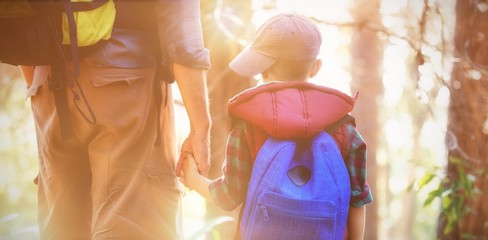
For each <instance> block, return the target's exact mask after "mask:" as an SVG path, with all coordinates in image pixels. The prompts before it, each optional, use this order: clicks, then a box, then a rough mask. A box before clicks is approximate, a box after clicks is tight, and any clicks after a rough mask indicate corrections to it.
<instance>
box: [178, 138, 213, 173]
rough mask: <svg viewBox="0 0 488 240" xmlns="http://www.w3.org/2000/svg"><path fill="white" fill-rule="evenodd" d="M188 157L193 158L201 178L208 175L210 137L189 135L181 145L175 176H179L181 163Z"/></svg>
mask: <svg viewBox="0 0 488 240" xmlns="http://www.w3.org/2000/svg"><path fill="white" fill-rule="evenodd" d="M188 155H192V158H193V157H194V159H195V162H196V164H197V167H198V172H200V174H202V175H203V176H207V175H208V171H209V169H210V137H209V136H208V135H206V134H195V133H191V132H190V135H188V137H187V138H186V139H185V141H183V144H182V145H181V153H180V158H179V159H178V163H177V164H176V174H177V176H179V177H182V176H181V170H182V167H183V162H184V161H185V159H186V158H187V156H188Z"/></svg>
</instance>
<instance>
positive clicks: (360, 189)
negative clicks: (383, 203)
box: [344, 124, 373, 207]
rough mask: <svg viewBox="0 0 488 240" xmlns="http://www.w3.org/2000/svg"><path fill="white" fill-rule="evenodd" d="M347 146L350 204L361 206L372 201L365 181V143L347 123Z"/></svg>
mask: <svg viewBox="0 0 488 240" xmlns="http://www.w3.org/2000/svg"><path fill="white" fill-rule="evenodd" d="M346 127H347V135H348V139H349V141H348V146H347V148H346V152H345V159H344V161H345V163H346V166H347V171H348V172H349V177H350V182H351V201H350V204H349V205H350V206H352V207H361V206H364V205H366V204H368V203H371V202H372V201H373V196H372V194H371V191H370V189H369V185H368V182H367V181H366V172H367V171H366V143H365V142H364V140H363V138H362V136H361V135H360V134H359V132H358V131H357V129H356V128H355V127H354V126H353V125H352V124H347V125H346Z"/></svg>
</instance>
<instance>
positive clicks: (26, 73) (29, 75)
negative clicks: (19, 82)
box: [19, 66, 34, 87]
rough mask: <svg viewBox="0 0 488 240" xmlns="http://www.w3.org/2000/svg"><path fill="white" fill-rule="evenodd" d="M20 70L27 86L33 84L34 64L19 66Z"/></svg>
mask: <svg viewBox="0 0 488 240" xmlns="http://www.w3.org/2000/svg"><path fill="white" fill-rule="evenodd" d="M19 69H20V72H21V73H22V76H23V77H24V80H25V83H26V84H27V87H29V86H30V85H31V84H32V80H33V78H34V67H33V66H19Z"/></svg>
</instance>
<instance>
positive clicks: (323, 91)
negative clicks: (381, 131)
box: [181, 13, 372, 239]
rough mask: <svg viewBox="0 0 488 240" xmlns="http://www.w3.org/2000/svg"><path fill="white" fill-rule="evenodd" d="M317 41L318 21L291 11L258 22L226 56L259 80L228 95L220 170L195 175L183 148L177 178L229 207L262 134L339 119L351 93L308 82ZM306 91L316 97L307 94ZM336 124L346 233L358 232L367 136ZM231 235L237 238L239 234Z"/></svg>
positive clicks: (242, 190)
mask: <svg viewBox="0 0 488 240" xmlns="http://www.w3.org/2000/svg"><path fill="white" fill-rule="evenodd" d="M320 44H321V36H320V32H319V30H318V28H317V26H316V25H315V24H314V23H312V22H311V21H310V20H309V19H308V18H306V17H304V16H300V15H297V14H291V13H286V14H285V13H283V14H278V15H276V16H274V17H272V18H271V19H269V20H268V21H267V22H265V23H264V24H263V25H262V26H261V27H260V28H259V29H258V31H257V33H256V35H255V36H254V38H253V40H252V42H251V44H250V45H249V46H248V47H246V48H245V49H244V50H243V51H242V52H241V53H239V55H238V56H237V57H236V58H235V59H233V60H232V61H231V63H230V64H229V66H230V68H231V69H232V70H233V71H235V72H236V73H238V74H240V75H242V76H254V75H257V74H261V75H262V77H263V81H264V84H263V85H261V86H257V87H254V88H251V89H248V90H246V91H244V92H242V93H240V94H238V95H237V96H235V97H234V98H233V99H231V100H230V102H229V114H230V115H231V116H232V117H234V118H236V119H237V120H238V121H237V123H236V126H235V127H234V128H233V129H232V130H231V132H230V134H229V137H228V141H227V149H226V159H225V166H224V168H223V176H222V177H220V178H218V179H215V180H214V181H211V180H209V179H207V178H205V177H203V176H201V175H200V174H198V168H197V165H196V163H195V162H194V161H193V158H192V156H191V155H189V156H188V158H187V160H186V161H185V162H184V164H183V173H182V178H181V181H182V182H183V183H184V184H185V185H186V186H187V187H189V188H190V189H195V190H196V191H197V192H198V193H200V194H201V195H202V196H203V197H205V198H206V199H208V200H210V201H212V202H214V203H215V204H217V205H218V206H219V207H221V208H222V209H224V210H232V209H234V208H236V207H237V206H239V205H240V204H241V203H243V201H245V199H246V194H247V187H248V182H249V179H250V176H251V171H252V167H253V162H254V159H255V158H256V155H257V153H258V152H259V149H260V148H261V146H262V144H263V143H264V142H265V140H266V138H267V137H268V136H272V137H274V138H278V139H294V138H304V137H311V136H314V135H315V134H317V133H319V132H320V131H323V130H324V129H327V128H330V127H331V125H333V124H334V123H336V122H337V121H338V120H340V119H344V118H343V117H344V116H345V115H347V113H349V112H350V111H351V110H352V108H353V105H354V101H355V99H353V98H351V97H349V96H347V95H345V94H344V93H342V92H339V91H337V90H334V89H330V88H326V87H323V86H317V85H314V84H311V83H307V80H308V79H309V78H311V77H314V76H315V75H316V74H317V72H318V71H319V69H320V67H321V60H319V59H317V55H318V53H319V49H320ZM270 93H272V94H270ZM298 93H299V94H298ZM307 94H309V95H307ZM312 95H313V97H314V99H317V98H318V99H319V101H314V102H312V101H307V100H309V99H310V98H309V97H311V96H312ZM315 97H317V98H315ZM335 129H336V130H335V131H334V132H333V137H334V139H335V140H336V142H337V143H338V146H339V149H340V151H341V155H342V156H343V159H344V162H345V164H346V167H347V171H348V173H349V177H350V185H351V200H350V204H349V206H350V209H349V215H348V225H347V229H348V231H347V233H346V236H347V237H348V238H349V239H363V235H364V228H365V207H364V205H365V204H367V203H370V202H372V195H371V193H370V191H369V187H368V184H367V182H366V171H365V170H366V169H365V168H366V144H365V142H364V141H363V139H362V137H361V136H360V134H359V133H358V132H357V130H356V129H355V127H354V125H353V124H352V123H350V122H344V123H342V124H339V126H337V127H336V128H335ZM236 236H237V237H238V238H239V237H240V234H239V233H238V234H237V235H236Z"/></svg>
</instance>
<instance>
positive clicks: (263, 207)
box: [261, 205, 269, 222]
mask: <svg viewBox="0 0 488 240" xmlns="http://www.w3.org/2000/svg"><path fill="white" fill-rule="evenodd" d="M261 209H263V214H264V221H266V222H267V221H268V220H269V216H268V210H267V209H266V206H264V205H261Z"/></svg>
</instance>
